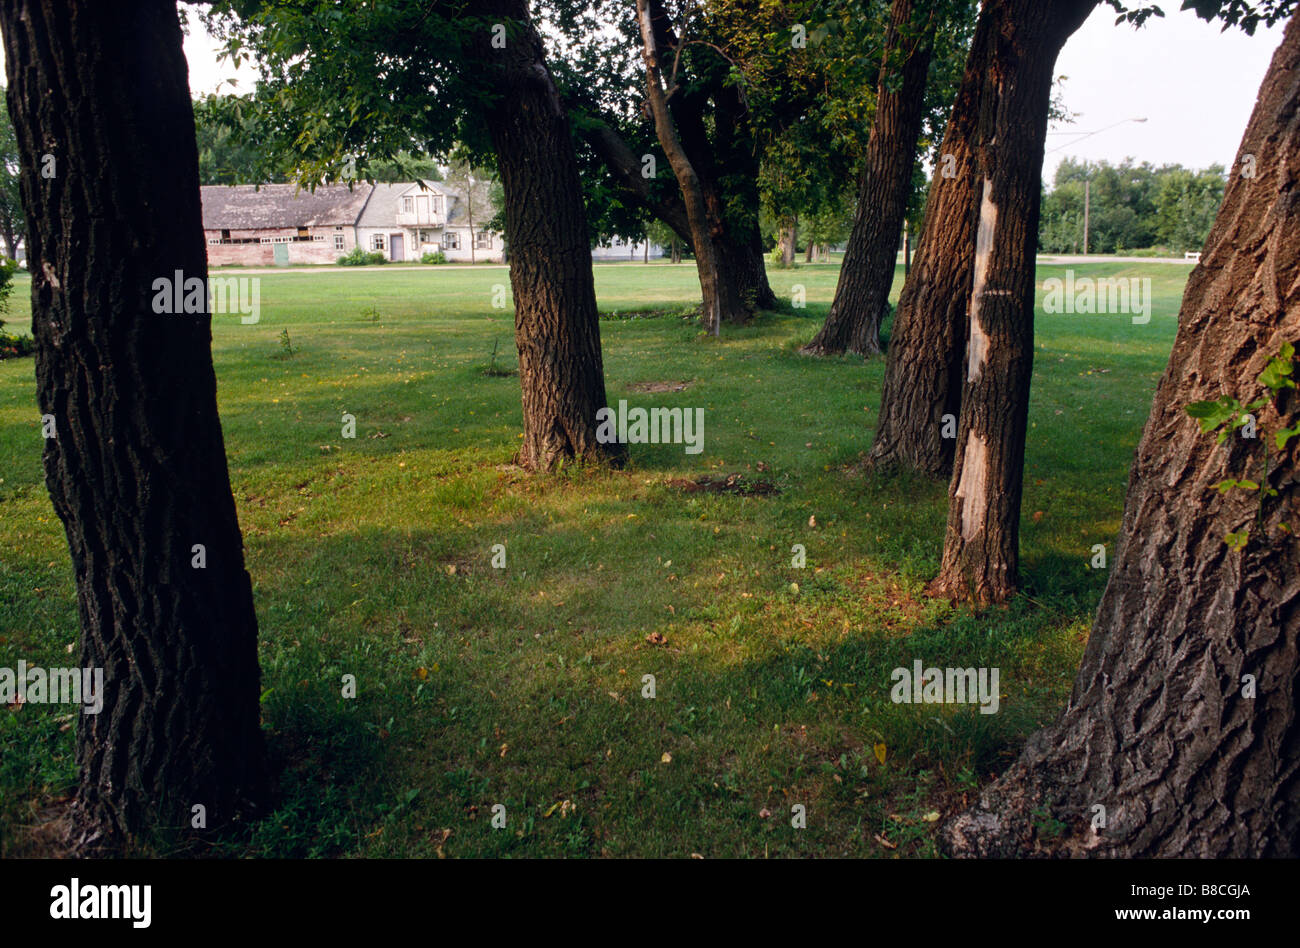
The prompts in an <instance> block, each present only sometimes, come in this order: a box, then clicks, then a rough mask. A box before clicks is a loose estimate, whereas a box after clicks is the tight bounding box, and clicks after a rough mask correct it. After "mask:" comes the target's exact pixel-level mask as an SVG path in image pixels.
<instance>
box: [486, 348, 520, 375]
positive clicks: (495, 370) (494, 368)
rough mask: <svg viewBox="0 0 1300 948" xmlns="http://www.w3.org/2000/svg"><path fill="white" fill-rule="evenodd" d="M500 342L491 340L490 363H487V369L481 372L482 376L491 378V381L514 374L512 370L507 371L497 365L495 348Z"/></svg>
mask: <svg viewBox="0 0 1300 948" xmlns="http://www.w3.org/2000/svg"><path fill="white" fill-rule="evenodd" d="M500 342H501V340H500V339H493V340H492V359H491V361H489V362H488V365H487V368H486V369H484V370H483V374H484V375H486V376H487V377H488V378H493V379H499V378H506V377H507V376H511V375H514V374H515V370H514V369H507V368H504V367H502V366H498V365H497V346H498V345H499V344H500Z"/></svg>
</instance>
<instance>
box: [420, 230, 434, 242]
mask: <svg viewBox="0 0 1300 948" xmlns="http://www.w3.org/2000/svg"><path fill="white" fill-rule="evenodd" d="M420 243H422V244H431V243H434V239H433V231H431V230H422V231H420Z"/></svg>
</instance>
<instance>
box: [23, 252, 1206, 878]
mask: <svg viewBox="0 0 1300 948" xmlns="http://www.w3.org/2000/svg"><path fill="white" fill-rule="evenodd" d="M1189 269H1190V268H1188V267H1185V266H1180V265H1168V264H1119V263H1110V264H1091V265H1088V266H1076V267H1074V270H1075V271H1076V274H1077V275H1080V276H1082V275H1089V276H1093V277H1096V276H1099V275H1107V276H1109V275H1114V276H1138V277H1150V278H1151V279H1152V282H1153V290H1154V300H1155V303H1154V316H1153V318H1152V319H1151V321H1150V322H1149V323H1148V324H1146V325H1134V324H1133V323H1132V321H1131V320H1130V318H1129V317H1127V316H1121V315H1104V316H1103V315H1093V316H1079V315H1069V316H1066V315H1046V314H1043V313H1042V312H1041V311H1040V314H1039V316H1038V326H1037V341H1036V343H1035V346H1036V352H1035V369H1034V383H1033V385H1034V387H1033V401H1032V406H1031V415H1030V420H1031V428H1030V432H1029V444H1028V453H1027V459H1026V477H1025V485H1026V486H1025V498H1024V519H1023V526H1022V531H1021V543H1022V556H1023V567H1024V574H1025V595H1023V596H1022V597H1019V598H1018V599H1017V600H1015V601H1014V602H1013V603H1012V604H1011V605H1010V606H1009V607H1005V608H997V609H990V610H987V611H983V612H978V613H977V612H974V611H971V610H970V609H967V608H957V609H954V608H953V607H951V606H950V605H949V604H947V603H944V602H931V601H927V600H925V599H924V598H923V597H922V596H921V589H922V586H923V585H924V583H925V581H926V580H928V579H929V578H930V577H931V576H932V574H933V572H934V571H935V570H936V568H937V565H938V556H939V552H940V544H941V538H942V530H943V523H944V516H945V511H946V492H947V485H946V484H945V483H939V482H931V481H928V480H924V479H919V478H916V477H912V476H903V475H898V476H889V477H885V476H879V475H874V474H864V473H863V472H862V470H861V469H860V467H859V462H860V460H861V459H862V457H863V456H864V453H865V452H866V451H867V450H868V448H869V446H870V443H871V437H872V429H873V425H874V423H875V420H876V416H877V411H878V408H879V396H880V382H881V377H882V375H883V369H884V363H883V360H882V359H875V360H871V361H867V362H865V363H864V362H863V361H862V360H860V359H857V358H843V359H829V360H821V361H819V360H813V359H809V358H806V357H802V356H800V355H799V354H798V353H797V351H796V350H797V348H798V346H799V345H801V344H802V343H804V342H806V341H808V340H809V339H810V338H811V337H812V335H813V333H814V332H815V331H816V329H817V327H818V326H819V324H820V322H821V320H822V318H823V317H824V316H825V313H826V310H827V308H828V305H829V303H830V300H831V297H832V295H833V293H834V287H835V280H836V277H837V274H838V270H837V268H836V266H833V265H822V266H817V265H813V266H799V267H797V268H795V269H792V270H773V271H772V273H771V279H772V283H773V287H774V289H775V290H776V291H777V293H778V295H782V296H784V297H785V298H787V299H789V298H790V294H791V291H792V287H793V286H794V285H796V284H802V285H803V286H804V287H806V292H807V300H808V305H807V308H806V309H792V310H790V311H788V312H784V313H780V314H764V315H762V316H761V317H760V318H758V319H757V320H756V321H755V322H754V323H753V325H751V326H748V327H746V328H743V329H735V328H731V327H724V330H723V336H722V338H721V340H712V339H709V338H707V337H704V336H702V335H701V334H700V331H699V329H698V327H697V326H695V325H694V324H693V323H691V322H690V321H688V320H684V319H682V318H681V317H680V315H677V313H679V312H680V311H681V310H682V309H684V308H685V307H688V306H691V305H692V304H697V303H698V299H699V297H698V292H699V291H698V284H697V282H696V279H695V271H694V267H693V266H691V265H690V264H689V263H688V264H683V265H679V266H672V265H668V264H652V265H648V266H646V265H640V264H619V265H601V266H598V267H597V268H596V288H597V293H598V295H599V298H600V305H601V309H602V312H604V313H615V314H618V315H617V317H615V318H607V319H603V320H602V322H601V331H602V340H603V343H604V351H605V372H606V378H607V385H608V394H609V398H610V400H611V402H615V403H616V402H617V401H618V399H627V400H628V401H629V403H630V404H632V405H641V406H646V407H650V406H659V405H663V406H683V407H690V408H695V407H703V408H704V409H705V441H704V451H703V453H701V454H698V455H687V454H685V453H684V452H683V450H682V448H681V446H675V445H641V446H633V447H632V449H631V463H630V466H629V467H628V468H627V469H626V470H624V471H620V472H610V471H604V470H592V469H580V468H579V469H571V470H569V471H567V472H565V473H563V474H561V475H558V476H553V477H530V476H526V475H524V474H523V473H521V472H520V471H519V470H518V469H516V468H514V467H513V466H511V464H510V461H511V457H512V454H513V452H514V450H515V446H516V444H517V443H518V440H519V438H520V431H521V419H520V407H519V391H518V380H517V378H514V377H511V376H498V377H489V376H487V375H485V374H484V369H485V368H486V367H487V365H488V363H489V359H490V356H491V351H492V348H493V346H494V344H499V352H498V356H497V365H498V367H501V366H504V367H506V368H513V366H514V364H515V352H514V345H513V338H512V327H513V322H512V316H511V315H510V314H509V311H508V310H503V309H494V308H493V307H492V298H493V287H494V284H506V285H508V279H507V275H506V272H505V271H504V270H500V269H491V268H481V269H474V268H425V269H416V268H405V269H403V270H402V271H401V272H358V273H349V274H339V273H328V274H312V273H307V272H301V271H296V270H291V271H287V272H284V273H277V274H272V275H267V276H263V277H261V281H262V283H261V307H262V311H261V320H260V322H259V323H258V324H256V325H248V326H246V325H241V324H240V323H239V321H238V319H237V318H235V317H218V318H217V320H216V325H215V327H214V337H215V338H214V345H213V355H214V359H215V362H216V367H217V374H218V378H219V385H220V408H221V417H222V422H223V425H224V429H225V438H226V448H227V452H228V454H229V458H230V468H231V479H232V483H233V487H234V493H235V500H236V502H237V504H238V509H239V517H240V522H241V524H242V526H243V530H244V538H245V543H246V546H247V557H248V569H249V572H250V573H251V575H252V577H253V584H254V594H255V598H256V603H257V612H258V619H259V622H260V626H261V661H262V673H263V681H262V688H263V695H262V706H263V720H264V723H265V728H266V732H267V735H268V739H269V742H270V746H271V748H272V751H273V753H274V755H275V757H276V761H277V766H278V767H279V768H280V771H279V797H278V803H277V806H278V808H277V809H276V811H275V812H274V813H273V814H272V815H271V816H269V817H268V818H267V819H265V820H263V821H261V822H260V823H258V824H256V825H255V826H252V827H251V828H249V829H248V831H247V832H246V833H245V834H243V835H241V836H239V837H238V838H234V839H230V840H227V841H224V842H222V843H221V844H220V849H221V851H222V852H224V853H226V854H230V855H258V856H263V855H264V856H434V855H438V856H441V855H447V856H469V855H473V856H502V855H512V856H555V855H574V856H604V855H609V856H689V855H691V854H693V853H699V854H702V855H704V856H709V857H716V856H765V855H772V856H776V855H801V854H802V855H812V854H818V855H850V856H899V855H905V856H914V855H920V856H927V855H933V854H934V853H935V845H934V842H933V837H934V830H935V827H936V826H937V825H938V823H937V816H936V814H942V815H947V814H948V813H949V812H951V810H952V809H953V808H954V807H956V806H958V805H960V804H961V803H962V801H963V799H966V798H968V797H969V795H970V794H972V793H973V791H975V789H976V788H977V787H978V786H979V785H980V784H981V783H982V782H984V781H986V780H987V779H988V777H989V775H990V774H991V773H995V772H997V771H998V770H999V769H1001V768H1002V767H1004V766H1006V764H1007V763H1009V761H1010V760H1011V759H1013V757H1014V755H1015V754H1016V752H1017V751H1018V749H1019V747H1020V745H1021V743H1022V742H1023V740H1024V738H1025V737H1026V736H1027V735H1028V733H1030V732H1031V731H1032V730H1033V729H1034V728H1035V727H1037V726H1038V725H1039V724H1040V723H1043V722H1046V721H1047V720H1049V719H1050V718H1051V717H1052V716H1054V715H1055V713H1056V712H1057V711H1058V710H1059V709H1060V708H1061V707H1062V705H1063V704H1064V701H1065V698H1066V696H1067V695H1068V692H1069V688H1070V685H1071V682H1072V679H1073V674H1074V669H1075V667H1076V665H1077V662H1078V658H1079V655H1080V652H1081V650H1082V647H1083V643H1084V639H1085V637H1086V634H1087V630H1088V628H1089V625H1090V622H1091V618H1092V614H1093V611H1094V609H1095V607H1096V604H1097V601H1098V598H1099V596H1100V594H1101V590H1102V588H1103V585H1104V583H1105V578H1106V577H1105V573H1104V571H1095V570H1092V569H1090V568H1089V566H1088V561H1089V559H1090V557H1091V555H1092V553H1091V548H1092V546H1093V545H1094V544H1098V543H1103V544H1106V545H1107V551H1108V554H1110V555H1113V544H1114V540H1115V537H1116V534H1117V532H1118V529H1119V524H1120V517H1121V513H1122V508H1123V500H1124V489H1125V482H1126V479H1127V475H1128V468H1129V464H1130V461H1131V458H1132V453H1133V449H1134V448H1135V446H1136V444H1137V440H1138V437H1139V434H1140V431H1141V428H1142V425H1143V423H1144V422H1145V420H1146V415H1147V411H1148V408H1149V406H1150V401H1151V396H1152V393H1153V391H1154V388H1155V384H1156V381H1157V379H1158V378H1159V376H1160V373H1161V372H1162V371H1163V369H1164V366H1165V362H1166V360H1167V357H1168V353H1169V349H1170V347H1171V345H1172V342H1173V337H1174V331H1175V327H1176V315H1177V309H1178V304H1179V301H1180V298H1181V294H1182V289H1183V284H1184V282H1185V280H1186V277H1187V274H1188V273H1189ZM1054 275H1058V276H1063V269H1062V268H1054V267H1041V268H1040V271H1039V282H1040V286H1041V283H1042V280H1043V279H1045V278H1047V277H1050V276H1054ZM900 284H901V272H900V274H899V278H898V280H897V281H896V284H895V292H897V290H898V288H899V285H900ZM13 299H14V304H13V312H12V313H11V314H10V322H11V328H13V327H15V326H17V327H21V326H24V325H26V324H27V323H28V322H29V318H30V317H29V310H28V289H27V283H26V281H25V279H24V280H23V282H22V284H21V285H20V286H19V287H18V288H17V290H16V291H15V293H14V298H13ZM635 310H642V311H660V313H661V315H657V316H655V317H654V318H629V312H630V311H635ZM663 311H668V312H666V313H664V312H663ZM285 331H287V333H288V339H289V344H290V345H291V346H292V349H293V350H294V351H293V354H292V355H291V356H286V355H285V353H284V348H283V346H282V343H281V337H282V333H283V332H285ZM654 382H676V383H681V382H685V383H688V384H687V387H686V388H685V389H684V390H682V391H676V392H646V391H638V390H637V389H638V386H639V385H641V383H654ZM345 412H349V413H351V414H353V415H355V417H356V438H355V440H351V439H344V438H342V437H341V419H342V415H343V414H344V413H345ZM41 448H42V440H41V434H40V422H39V412H38V410H37V406H36V402H35V383H34V378H33V366H32V360H31V359H30V358H27V359H21V360H11V361H6V362H0V666H9V667H12V666H13V665H14V664H16V662H17V660H18V659H20V658H22V659H26V660H27V661H28V662H29V663H32V664H41V665H46V666H51V665H66V664H73V663H75V659H72V658H70V656H69V654H68V652H69V650H72V651H73V652H74V653H75V651H76V649H75V643H76V641H77V635H78V631H77V609H76V600H75V590H74V586H73V581H72V574H71V568H70V564H69V561H68V553H67V548H66V546H65V542H64V537H63V531H62V527H61V525H60V524H59V522H58V520H57V518H56V517H55V516H54V514H53V511H52V509H51V506H50V502H49V499H48V497H47V495H46V492H45V488H44V485H43V482H42V473H41V464H40V454H41ZM731 473H740V474H743V475H745V476H746V477H747V478H754V479H765V480H768V481H770V482H771V484H773V485H774V486H775V487H776V488H777V489H778V490H779V493H775V494H770V495H739V494H732V493H710V492H705V491H687V490H683V489H681V486H680V479H682V478H691V479H695V478H699V477H701V476H704V475H714V476H717V475H722V474H731ZM674 480H677V481H678V485H674V484H670V483H669V482H670V481H674ZM494 544H504V545H505V547H506V551H507V553H506V555H507V565H506V568H505V569H494V568H493V567H492V565H491V560H492V556H493V552H492V548H493V546H494ZM795 544H802V545H803V546H804V547H805V548H806V550H807V567H806V568H804V569H796V568H792V566H791V559H792V554H791V547H792V546H793V545H795ZM652 635H653V637H654V638H655V639H656V641H657V643H658V644H655V643H652V642H651V641H650V640H649V637H651V636H652ZM914 659H920V660H922V661H923V662H924V663H925V664H926V665H927V666H929V665H938V666H941V667H949V666H952V667H968V666H992V667H997V668H999V669H1000V686H1001V688H1000V691H1001V695H1002V697H1001V706H1000V710H999V712H998V713H997V714H987V715H986V714H980V713H979V712H978V709H977V707H976V706H973V705H970V706H968V705H934V704H929V705H926V704H920V705H907V704H894V703H892V702H891V700H890V686H891V678H890V672H891V671H892V670H893V669H894V668H895V667H899V666H902V667H906V668H909V669H910V668H911V665H912V662H913V660H914ZM345 674H353V675H355V676H356V678H357V682H358V695H357V697H356V699H354V700H350V699H345V698H343V697H342V696H341V677H342V676H343V675H345ZM645 675H654V676H655V684H656V696H655V697H654V698H653V699H647V698H643V697H642V689H643V676H645ZM67 710H68V709H66V708H60V707H57V706H27V707H24V708H22V709H21V710H19V711H14V710H10V709H0V852H6V851H7V852H8V853H9V854H19V853H22V852H24V851H26V850H27V849H29V848H30V844H29V843H28V842H26V832H25V830H24V827H27V826H30V825H32V824H33V823H36V822H38V820H39V818H40V813H41V811H42V809H43V808H45V807H47V806H49V805H50V804H51V802H52V801H54V800H57V799H58V798H60V797H63V796H65V795H66V794H68V793H69V792H70V790H71V788H72V787H73V784H74V781H75V766H74V759H73V745H72V737H73V735H72V730H71V727H72V725H73V724H74V723H75V722H73V720H72V718H71V717H69V716H68V715H67ZM495 804H503V805H504V806H505V807H506V815H507V825H506V828H505V829H504V830H495V829H493V828H492V826H491V819H492V809H493V806H494V805H495ZM795 804H802V805H804V807H806V812H807V827H806V828H805V829H795V828H792V826H791V807H792V806H793V805H795ZM150 845H151V846H153V847H162V851H168V850H167V847H168V846H169V845H170V844H168V843H164V842H154V843H151V844H150Z"/></svg>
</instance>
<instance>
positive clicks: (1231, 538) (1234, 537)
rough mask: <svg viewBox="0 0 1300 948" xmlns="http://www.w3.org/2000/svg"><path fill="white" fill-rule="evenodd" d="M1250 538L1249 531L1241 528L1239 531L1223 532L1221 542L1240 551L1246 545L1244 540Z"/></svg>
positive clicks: (1231, 548)
mask: <svg viewBox="0 0 1300 948" xmlns="http://www.w3.org/2000/svg"><path fill="white" fill-rule="evenodd" d="M1249 539H1250V531H1249V530H1242V531H1241V532H1239V533H1225V534H1224V535H1223V542H1224V543H1226V544H1228V549H1230V550H1233V551H1235V552H1237V553H1240V552H1241V551H1242V550H1243V549H1244V548H1245V546H1246V541H1247V540H1249Z"/></svg>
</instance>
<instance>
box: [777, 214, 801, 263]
mask: <svg viewBox="0 0 1300 948" xmlns="http://www.w3.org/2000/svg"><path fill="white" fill-rule="evenodd" d="M798 226H799V224H798V220H797V219H796V218H795V216H794V215H793V214H792V215H790V216H789V217H784V218H782V219H781V223H780V224H779V225H778V228H777V230H778V234H777V241H776V245H777V251H778V252H779V253H780V254H781V266H783V267H791V266H794V251H795V242H796V240H797V239H798V234H797V228H798Z"/></svg>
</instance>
